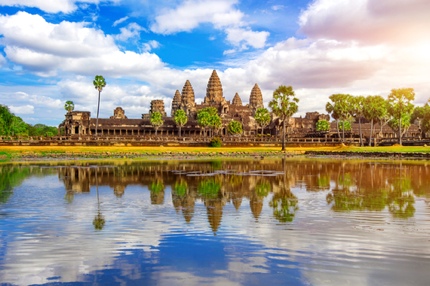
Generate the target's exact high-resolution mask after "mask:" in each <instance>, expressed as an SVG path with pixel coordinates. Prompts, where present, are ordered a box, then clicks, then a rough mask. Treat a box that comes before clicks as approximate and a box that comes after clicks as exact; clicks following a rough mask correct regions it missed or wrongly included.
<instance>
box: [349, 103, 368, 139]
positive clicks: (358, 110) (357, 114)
mask: <svg viewBox="0 0 430 286" xmlns="http://www.w3.org/2000/svg"><path fill="white" fill-rule="evenodd" d="M364 100H365V97H364V96H361V95H360V96H351V97H350V114H351V116H352V117H354V118H355V119H356V120H357V119H358V129H359V131H358V132H359V134H360V146H362V147H363V133H362V131H361V119H363V117H364Z"/></svg>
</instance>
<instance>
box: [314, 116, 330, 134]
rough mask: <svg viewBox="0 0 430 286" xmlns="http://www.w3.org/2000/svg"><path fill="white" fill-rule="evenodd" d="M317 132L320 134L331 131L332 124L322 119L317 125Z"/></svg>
mask: <svg viewBox="0 0 430 286" xmlns="http://www.w3.org/2000/svg"><path fill="white" fill-rule="evenodd" d="M315 130H316V131H318V132H327V131H330V122H328V121H327V120H325V119H320V120H318V122H317V123H316V126H315Z"/></svg>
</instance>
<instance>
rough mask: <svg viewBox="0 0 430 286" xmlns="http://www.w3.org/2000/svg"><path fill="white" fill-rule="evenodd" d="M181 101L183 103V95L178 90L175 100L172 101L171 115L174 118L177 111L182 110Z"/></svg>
mask: <svg viewBox="0 0 430 286" xmlns="http://www.w3.org/2000/svg"><path fill="white" fill-rule="evenodd" d="M181 101H182V97H181V93H180V92H179V90H176V92H175V96H174V97H173V100H172V110H171V113H170V114H171V116H174V115H175V112H176V110H178V109H180V108H181Z"/></svg>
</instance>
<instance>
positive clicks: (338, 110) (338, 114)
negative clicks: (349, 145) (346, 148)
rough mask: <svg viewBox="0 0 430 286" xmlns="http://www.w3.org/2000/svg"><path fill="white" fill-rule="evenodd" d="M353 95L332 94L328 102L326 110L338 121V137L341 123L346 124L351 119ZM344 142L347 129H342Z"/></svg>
mask: <svg viewBox="0 0 430 286" xmlns="http://www.w3.org/2000/svg"><path fill="white" fill-rule="evenodd" d="M351 97H352V96H351V95H349V94H332V95H330V97H329V99H330V100H331V102H327V104H326V106H325V109H326V111H327V112H328V113H329V114H331V116H332V117H333V119H334V120H336V125H337V130H338V135H339V122H341V123H342V124H345V122H346V121H347V120H350V118H351ZM341 130H342V142H345V127H343V128H342V129H341Z"/></svg>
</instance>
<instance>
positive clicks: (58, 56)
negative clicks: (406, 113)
mask: <svg viewBox="0 0 430 286" xmlns="http://www.w3.org/2000/svg"><path fill="white" fill-rule="evenodd" d="M429 13H430V1H427V0H398V1H378V0H306V1H305V0H297V1H293V0H271V1H257V0H249V1H239V0H217V1H209V0H170V1H168V0H161V1H160V0H158V1H149V0H0V78H1V80H0V104H4V105H7V106H9V108H10V109H11V111H12V112H14V113H15V114H16V115H18V116H20V117H22V118H23V119H24V120H25V121H26V122H29V123H31V124H36V123H44V124H48V125H54V126H55V125H58V124H59V123H61V121H62V120H63V119H64V114H65V111H64V103H65V101H67V100H72V101H74V103H75V110H88V111H91V112H92V114H95V110H96V105H97V91H96V90H95V89H94V87H93V86H92V80H93V78H94V76H95V75H98V74H101V75H103V76H104V77H105V78H106V81H107V86H106V87H105V89H104V90H103V92H102V103H101V107H100V108H101V109H100V115H101V117H109V116H111V115H112V114H113V110H114V109H115V107H117V106H121V107H123V108H124V110H125V112H126V115H127V116H128V117H129V118H140V117H141V114H143V113H147V112H148V110H149V103H150V101H151V100H153V99H163V100H164V102H165V107H166V110H167V112H168V113H169V112H170V105H171V99H172V98H173V95H174V94H175V91H176V90H179V91H181V90H182V87H183V85H184V83H185V81H186V80H187V79H188V80H190V82H191V84H192V85H193V88H194V91H195V93H196V101H197V103H200V102H201V101H202V100H203V97H204V96H205V92H206V85H207V82H208V79H209V77H210V74H211V72H212V70H213V69H216V70H217V72H218V75H219V77H220V79H221V82H222V84H223V88H224V97H225V98H226V99H227V100H231V99H232V98H233V96H234V94H235V93H236V92H238V93H239V95H240V96H241V98H242V101H243V102H244V103H245V104H246V103H247V102H248V100H249V95H250V92H251V89H252V87H253V85H254V84H255V83H258V84H259V86H260V88H261V89H262V92H263V98H264V101H265V104H266V106H267V103H268V101H270V99H271V97H272V93H273V90H275V89H276V88H277V87H278V86H279V85H292V86H293V88H294V90H295V92H296V95H297V97H298V98H299V99H300V103H299V113H298V115H304V114H305V112H307V111H320V112H324V106H325V103H326V102H327V100H328V97H329V96H330V95H331V94H333V93H350V94H355V95H374V94H381V95H383V96H386V95H388V94H389V92H390V90H391V89H392V88H400V87H412V88H414V89H415V92H416V100H415V103H416V104H423V103H424V102H426V101H427V100H428V99H429V98H430V82H429V80H428V74H430V68H429V67H430V55H429V53H428V51H429V50H430V31H429V30H430V29H428V27H430V19H429V18H430V17H428V15H429Z"/></svg>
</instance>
